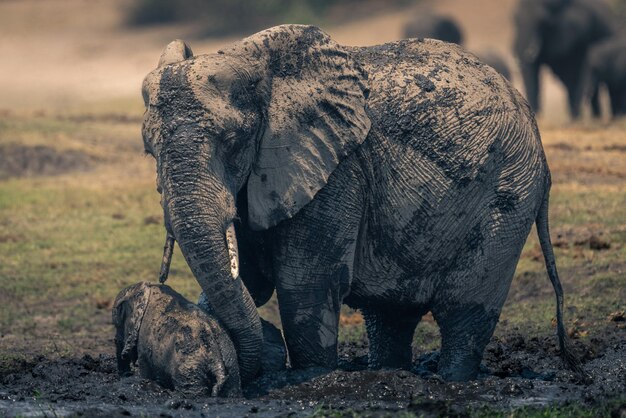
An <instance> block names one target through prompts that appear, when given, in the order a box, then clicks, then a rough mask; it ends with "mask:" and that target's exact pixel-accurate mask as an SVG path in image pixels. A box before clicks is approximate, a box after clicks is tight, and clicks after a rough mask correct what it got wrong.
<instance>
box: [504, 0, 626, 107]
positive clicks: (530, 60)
mask: <svg viewBox="0 0 626 418" xmlns="http://www.w3.org/2000/svg"><path fill="white" fill-rule="evenodd" d="M614 30H615V28H614V27H613V25H612V22H611V11H610V10H609V8H608V7H607V5H606V4H605V2H602V1H595V0H521V1H520V2H519V3H518V6H517V9H516V11H515V41H514V45H513V50H514V52H515V55H516V56H517V59H518V62H519V66H520V71H521V73H522V78H523V80H524V87H525V89H526V98H527V99H528V102H529V103H530V106H531V107H532V109H533V110H534V111H535V112H539V111H540V103H541V100H540V96H541V94H540V92H541V90H540V89H541V85H540V82H539V70H540V68H541V67H542V66H544V65H546V66H548V67H549V68H550V69H551V70H552V71H553V72H554V74H555V75H556V76H557V77H558V78H559V79H560V80H561V82H562V83H563V84H564V86H565V88H566V89H567V96H568V105H569V111H570V115H571V116H572V117H573V118H578V116H579V115H580V103H581V99H582V94H581V93H582V81H583V80H582V74H583V67H584V62H585V57H586V54H587V51H588V50H589V48H590V47H591V46H592V45H594V44H595V43H597V42H600V41H602V40H603V39H606V38H608V37H610V36H611V34H612V33H613V32H614ZM599 112H600V106H599V102H598V98H597V86H595V88H594V99H593V113H594V115H595V116H599Z"/></svg>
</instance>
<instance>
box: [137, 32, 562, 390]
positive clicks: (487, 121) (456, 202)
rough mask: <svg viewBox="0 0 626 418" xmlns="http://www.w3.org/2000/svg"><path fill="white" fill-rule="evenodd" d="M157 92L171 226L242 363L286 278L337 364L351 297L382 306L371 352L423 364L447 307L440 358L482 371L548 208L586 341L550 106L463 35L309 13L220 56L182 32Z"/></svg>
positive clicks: (395, 361) (291, 305) (385, 363)
mask: <svg viewBox="0 0 626 418" xmlns="http://www.w3.org/2000/svg"><path fill="white" fill-rule="evenodd" d="M143 96H144V100H145V105H146V114H145V119H144V124H143V138H144V146H145V150H146V152H147V153H149V154H151V155H152V156H154V158H155V159H156V170H157V189H158V191H159V192H160V193H161V194H162V199H161V201H162V205H163V209H164V214H165V220H166V224H167V225H168V226H167V229H168V230H169V231H170V232H171V234H172V236H173V237H174V239H175V240H176V241H177V242H178V244H179V247H180V249H181V251H182V253H183V255H184V257H185V259H186V260H187V263H188V264H189V266H190V268H191V270H192V272H193V274H194V275H195V277H196V279H197V280H198V282H199V284H200V286H201V288H202V290H203V291H204V293H205V295H206V297H207V299H208V303H209V304H210V306H211V310H212V311H213V312H215V314H216V316H217V317H218V318H219V319H220V321H221V322H222V323H223V324H224V326H225V327H226V328H227V329H228V331H229V334H230V335H231V337H232V338H233V341H234V343H235V346H236V348H237V352H238V359H239V365H240V372H241V375H242V380H243V381H244V382H245V381H246V379H250V378H251V376H253V375H254V373H255V370H256V369H257V368H258V364H259V347H260V346H261V344H260V341H261V339H262V335H261V326H260V322H259V317H258V314H257V311H256V309H255V300H256V301H257V303H264V302H265V301H266V300H267V297H268V296H267V294H271V289H272V288H274V287H275V289H276V293H277V298H278V303H279V307H280V316H281V320H282V325H283V332H284V335H285V339H286V342H287V348H288V352H289V356H290V360H291V365H292V367H294V368H305V367H311V366H323V367H328V368H333V367H335V366H336V364H337V331H338V322H339V311H340V307H341V305H342V302H345V303H347V304H348V305H350V306H352V307H354V308H358V309H360V310H361V311H362V312H363V314H364V317H365V321H366V327H367V333H368V338H369V344H370V345H369V350H370V351H369V365H370V366H371V367H372V368H378V367H409V366H410V362H411V340H412V335H413V331H414V329H415V327H416V325H417V323H418V322H419V320H420V318H421V317H422V316H423V315H424V314H425V313H427V312H428V311H431V312H432V313H433V315H434V317H435V319H436V321H437V322H438V325H439V327H440V330H441V336H442V348H441V356H440V361H439V369H438V370H439V373H441V375H442V376H443V377H444V378H446V379H450V380H466V379H471V378H474V377H476V375H477V372H478V368H479V364H480V361H481V358H482V353H483V350H484V348H485V346H486V344H487V342H488V341H489V339H490V337H491V335H492V333H493V331H494V328H495V326H496V323H497V321H498V317H499V314H500V310H501V308H502V305H503V303H504V301H505V299H506V295H507V292H508V289H509V286H510V282H511V279H512V277H513V273H514V270H515V266H516V264H517V261H518V258H519V256H520V252H521V250H522V247H523V245H524V242H525V240H526V238H527V236H528V234H529V232H530V229H531V226H532V224H533V223H536V225H537V228H538V233H539V237H540V241H541V245H542V248H543V251H544V255H545V257H546V261H547V264H548V273H549V277H550V279H551V281H552V284H553V286H554V287H555V290H556V294H557V301H558V303H557V318H558V335H559V341H560V343H561V348H562V351H563V354H564V355H566V357H567V358H568V359H570V360H571V357H569V352H568V351H567V348H566V345H565V341H566V336H565V333H564V328H563V322H562V315H561V313H562V302H563V299H562V298H563V296H562V291H561V287H560V283H559V279H558V277H557V274H556V268H555V263H554V257H553V254H552V247H551V244H550V239H549V235H548V193H549V188H550V174H549V170H548V166H547V164H546V160H545V157H544V153H543V149H542V146H541V141H540V138H539V133H538V130H537V125H536V124H535V120H534V118H533V115H532V112H531V110H530V108H529V107H528V105H527V103H526V101H525V100H524V99H523V98H522V97H521V96H520V95H519V94H518V93H517V91H516V90H515V89H514V88H513V87H512V86H511V85H510V84H509V83H507V82H506V80H505V79H504V78H503V77H501V76H499V75H498V74H497V73H496V72H495V71H494V70H493V69H492V68H490V67H488V66H486V65H483V64H481V63H480V61H478V60H477V59H476V58H475V57H474V56H473V55H471V54H468V53H466V52H464V51H463V50H462V49H461V48H460V47H458V46H457V45H454V44H448V43H444V42H440V41H436V40H416V39H413V40H405V41H399V42H394V43H389V44H384V45H379V46H373V47H366V48H357V47H345V46H341V45H338V44H337V43H335V42H334V41H333V40H332V39H331V38H330V37H329V36H328V35H326V34H325V33H323V32H322V31H321V30H319V29H318V28H316V27H312V26H301V25H284V26H278V27H274V28H271V29H268V30H265V31H262V32H259V33H257V34H255V35H252V36H250V37H248V38H245V39H243V40H242V41H239V42H236V43H234V44H232V45H230V46H229V47H227V48H225V49H223V50H221V51H218V52H217V53H215V54H208V55H199V56H193V55H192V53H191V50H190V49H189V48H188V47H187V46H186V45H185V44H184V43H183V42H182V41H174V42H173V43H172V44H170V45H169V46H168V47H167V48H166V50H165V52H164V54H163V56H162V58H161V60H160V65H159V67H158V68H157V69H156V70H154V71H152V72H151V73H150V74H149V75H148V76H147V77H146V79H145V81H144V83H143ZM239 249H241V251H239ZM244 249H245V251H244ZM244 283H249V284H251V285H250V286H247V285H245V284H244ZM259 283H260V284H259ZM252 284H254V285H252ZM268 288H269V289H270V290H269V291H268V290H267V289H268ZM255 289H261V293H263V295H262V297H258V296H256V295H254V294H252V295H251V292H252V293H254V292H255Z"/></svg>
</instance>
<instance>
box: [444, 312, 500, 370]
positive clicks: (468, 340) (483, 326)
mask: <svg viewBox="0 0 626 418" xmlns="http://www.w3.org/2000/svg"><path fill="white" fill-rule="evenodd" d="M499 314H500V311H499V310H497V311H493V310H487V309H485V306H484V305H482V304H474V305H465V306H463V305H461V306H456V307H454V308H453V309H450V310H448V311H447V312H445V314H439V315H437V316H436V319H437V322H438V323H439V327H440V330H441V355H440V357H439V374H440V375H441V376H442V377H443V378H444V379H446V380H454V381H466V380H471V379H475V378H476V376H477V375H478V370H479V368H480V362H481V360H482V358H483V351H484V350H485V347H486V346H487V343H489V340H490V339H491V335H492V334H493V331H494V329H495V327H496V323H497V322H498V316H499Z"/></svg>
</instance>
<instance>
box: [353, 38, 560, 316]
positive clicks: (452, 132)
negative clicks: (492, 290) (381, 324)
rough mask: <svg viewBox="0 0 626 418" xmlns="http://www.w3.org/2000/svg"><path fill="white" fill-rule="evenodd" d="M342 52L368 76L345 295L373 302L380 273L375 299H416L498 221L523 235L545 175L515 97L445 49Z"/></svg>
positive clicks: (404, 45) (403, 45)
mask: <svg viewBox="0 0 626 418" xmlns="http://www.w3.org/2000/svg"><path fill="white" fill-rule="evenodd" d="M353 51H354V52H353V53H354V56H355V59H356V60H358V62H360V63H361V65H362V66H363V67H364V69H365V70H366V71H367V73H368V85H369V87H370V96H369V99H368V106H369V108H368V114H369V116H370V118H371V120H372V128H371V130H370V134H369V136H368V139H367V140H366V141H365V143H364V144H363V146H361V148H360V150H359V154H358V156H359V161H360V163H361V167H363V173H364V174H363V176H364V178H365V183H366V184H367V185H368V186H369V190H370V195H371V197H370V199H369V201H368V202H367V204H366V206H367V209H366V210H365V212H366V222H364V224H365V227H364V228H366V229H367V230H366V231H365V232H364V233H363V234H362V235H364V236H367V238H366V239H363V240H362V241H361V245H360V247H359V250H358V251H359V252H358V253H357V259H358V260H361V261H362V265H359V266H357V267H356V268H355V281H354V282H353V285H352V294H353V297H354V298H357V297H358V296H359V295H361V296H362V297H363V298H364V299H365V298H373V297H374V296H373V295H376V294H379V293H380V283H379V280H378V278H380V277H381V275H384V276H385V277H387V280H388V281H387V282H386V283H390V284H389V289H390V290H389V292H388V294H386V295H384V296H383V297H382V299H385V300H394V301H395V303H398V304H401V303H406V304H407V306H409V305H410V304H415V303H418V302H419V303H426V301H428V300H429V299H430V297H431V296H432V294H433V292H434V287H433V286H434V283H437V282H441V281H445V280H446V277H447V273H446V272H450V271H451V269H454V268H461V267H459V266H456V267H455V261H454V260H455V257H456V254H459V253H461V252H463V251H469V250H467V249H464V247H463V245H465V244H466V243H472V242H475V241H476V237H477V236H481V237H497V236H498V228H501V227H502V225H504V224H505V223H504V221H503V220H505V219H507V220H508V219H511V222H513V223H515V222H521V223H523V224H524V225H523V226H520V231H522V230H524V229H525V228H526V227H528V228H530V227H529V225H530V224H531V223H532V222H533V220H534V217H535V215H536V211H537V210H538V207H539V206H538V205H539V203H540V202H541V199H542V198H543V194H544V190H545V184H546V177H547V175H548V170H547V165H546V161H545V157H544V154H543V149H542V147H541V142H540V137H539V133H538V130H537V126H536V123H535V121H534V117H533V115H532V112H531V110H530V108H529V107H528V105H527V103H526V101H525V100H524V99H523V98H522V97H521V95H520V94H519V93H518V92H517V91H516V90H515V89H514V88H513V87H511V85H510V84H509V83H508V82H507V81H506V80H505V79H504V78H503V77H502V76H501V75H500V74H498V73H497V72H496V71H495V70H493V69H492V68H491V67H488V66H486V65H484V64H482V63H481V62H480V61H479V60H478V59H477V58H476V57H474V56H473V55H471V54H469V53H467V52H465V51H463V50H462V49H461V48H460V47H458V46H456V45H452V44H447V43H444V42H440V41H435V40H424V41H417V40H410V41H400V42H396V43H392V44H386V45H381V46H377V47H370V48H359V49H354V50H353ZM494 219H495V220H498V221H497V222H496V221H494ZM503 237H504V238H506V237H509V236H508V235H507V234H503ZM525 238H526V236H522V234H520V236H519V237H517V238H516V239H518V240H520V241H521V240H524V239H525ZM492 239H493V240H494V241H493V242H494V243H495V242H497V239H499V238H492ZM506 244H507V245H508V244H509V243H506ZM470 247H471V246H470ZM476 251H478V250H476ZM377 292H378V293H377ZM379 299H380V298H379ZM382 299H381V300H382ZM368 300H369V299H368Z"/></svg>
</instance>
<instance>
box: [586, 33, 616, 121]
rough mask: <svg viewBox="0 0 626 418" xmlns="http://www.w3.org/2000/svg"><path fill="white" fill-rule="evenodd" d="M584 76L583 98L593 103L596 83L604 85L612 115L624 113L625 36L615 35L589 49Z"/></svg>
mask: <svg viewBox="0 0 626 418" xmlns="http://www.w3.org/2000/svg"><path fill="white" fill-rule="evenodd" d="M585 71H586V74H585V77H584V80H585V81H584V85H585V86H584V87H583V89H584V92H585V94H584V95H585V99H587V100H588V101H590V102H591V103H592V106H593V105H594V103H595V101H597V100H595V98H594V93H595V91H597V87H596V86H598V85H604V86H606V89H607V92H608V94H609V101H610V104H611V114H612V115H613V117H618V116H624V115H626V36H625V35H621V36H615V37H613V38H610V39H607V40H606V41H603V42H601V43H598V44H596V45H594V46H593V47H592V48H591V50H590V51H589V54H588V57H587V64H586V69H585Z"/></svg>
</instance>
